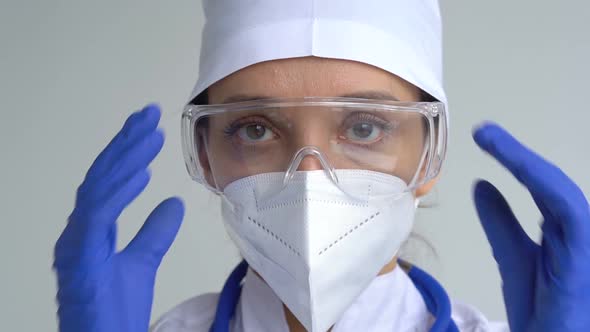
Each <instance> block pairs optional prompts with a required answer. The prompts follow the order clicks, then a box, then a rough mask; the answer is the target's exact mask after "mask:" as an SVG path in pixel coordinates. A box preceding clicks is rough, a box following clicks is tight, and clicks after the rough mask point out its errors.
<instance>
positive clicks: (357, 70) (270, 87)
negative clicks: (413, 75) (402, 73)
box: [208, 57, 419, 104]
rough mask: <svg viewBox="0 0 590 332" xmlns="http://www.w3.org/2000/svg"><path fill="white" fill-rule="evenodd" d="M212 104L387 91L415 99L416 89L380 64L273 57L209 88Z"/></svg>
mask: <svg viewBox="0 0 590 332" xmlns="http://www.w3.org/2000/svg"><path fill="white" fill-rule="evenodd" d="M208 94H209V102H210V103H212V104H218V103H225V102H235V101H239V100H241V99H248V98H252V97H259V98H279V97H280V98H296V97H309V96H320V97H335V96H355V95H361V96H362V95H367V94H368V95H371V94H377V95H383V96H387V95H390V96H391V97H392V98H391V99H398V100H407V101H410V100H417V98H418V97H419V90H418V89H417V88H416V87H414V86H413V85H412V84H410V83H408V82H406V81H404V80H403V79H401V78H399V77H398V76H396V75H393V74H391V73H389V72H387V71H385V70H382V69H380V68H377V67H374V66H371V65H368V64H365V63H361V62H356V61H350V60H340V59H327V58H318V57H302V58H291V59H280V60H272V61H267V62H262V63H257V64H255V65H252V66H249V67H246V68H244V69H241V70H239V71H237V72H235V73H233V74H231V75H229V76H227V77H225V78H224V79H222V80H220V81H218V82H216V83H215V84H213V85H212V86H211V87H209V89H208Z"/></svg>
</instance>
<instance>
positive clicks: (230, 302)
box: [209, 261, 459, 332]
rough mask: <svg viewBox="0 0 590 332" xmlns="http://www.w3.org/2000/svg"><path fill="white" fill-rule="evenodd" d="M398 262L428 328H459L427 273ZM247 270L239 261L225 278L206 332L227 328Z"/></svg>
mask: <svg viewBox="0 0 590 332" xmlns="http://www.w3.org/2000/svg"><path fill="white" fill-rule="evenodd" d="M400 265H401V266H402V267H404V269H405V270H406V271H407V273H408V276H409V277H410V279H411V280H412V282H413V283H414V285H415V286H416V288H417V289H418V291H419V292H420V294H421V295H422V298H423V299H424V302H425V303H426V307H427V308H428V311H429V312H430V313H431V314H432V315H433V316H434V317H435V321H434V323H433V324H432V327H431V328H430V332H459V329H458V328H457V325H455V322H453V320H452V319H451V303H450V301H449V297H448V296H447V293H446V292H445V290H444V289H443V288H442V286H441V285H440V284H439V283H438V282H437V281H436V280H434V278H433V277H431V276H430V275H428V273H426V272H424V271H423V270H421V269H419V268H417V267H416V266H411V265H409V264H407V263H406V262H401V261H400ZM247 271H248V263H246V261H242V262H241V263H240V264H238V266H236V268H235V269H234V270H233V271H232V273H231V274H230V275H229V278H227V280H226V282H225V284H224V285H223V289H222V291H221V294H220V295H219V302H218V303H217V310H216V312H215V318H214V320H213V324H212V325H211V329H210V330H209V331H210V332H228V331H229V324H230V321H231V318H232V317H233V316H234V313H235V312H236V307H237V306H238V301H239V299H240V294H241V292H242V279H244V276H245V275H246V272H247Z"/></svg>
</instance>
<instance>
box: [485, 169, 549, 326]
mask: <svg viewBox="0 0 590 332" xmlns="http://www.w3.org/2000/svg"><path fill="white" fill-rule="evenodd" d="M473 197H474V202H475V207H476V209H477V214H478V216H479V219H480V222H481V225H482V227H483V229H484V232H485V234H486V236H487V238H488V241H489V243H490V245H491V247H492V252H493V255H494V258H495V260H496V262H497V263H498V267H499V269H500V275H501V277H502V291H503V294H504V301H505V304H506V311H507V314H508V320H509V322H510V326H511V328H512V329H513V330H514V331H524V329H525V326H524V325H525V324H526V320H527V319H526V318H527V317H530V315H531V314H532V313H531V310H532V309H533V299H534V296H533V294H534V278H535V272H536V270H535V262H536V260H535V256H536V255H535V253H536V250H537V247H538V246H537V245H536V244H535V243H534V241H532V240H531V239H530V238H529V237H528V235H527V234H526V232H525V231H524V230H523V229H522V227H521V226H520V223H519V222H518V220H517V219H516V216H515V215H514V213H513V212H512V209H511V208H510V206H509V205H508V202H506V199H505V198H504V196H503V195H502V194H501V193H500V191H498V189H496V187H494V185H492V184H491V183H489V182H487V181H484V180H480V181H478V182H477V183H476V184H475V187H474V190H473Z"/></svg>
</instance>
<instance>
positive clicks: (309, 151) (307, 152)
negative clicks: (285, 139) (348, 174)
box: [283, 146, 338, 185]
mask: <svg viewBox="0 0 590 332" xmlns="http://www.w3.org/2000/svg"><path fill="white" fill-rule="evenodd" d="M307 156H311V157H314V158H316V159H317V160H318V161H319V162H320V164H321V165H322V169H323V171H324V173H325V174H326V176H327V177H328V178H329V179H330V180H332V181H333V182H334V183H335V184H338V177H337V176H336V172H335V171H334V168H332V166H331V165H330V163H329V162H328V159H327V158H326V157H325V156H324V154H323V153H322V152H321V151H320V149H319V148H317V147H315V146H304V147H302V148H301V149H299V150H298V151H297V152H296V153H295V155H294V156H293V159H291V162H290V163H289V168H288V169H287V171H286V172H285V176H284V178H283V185H286V184H287V183H288V182H289V181H290V180H291V179H292V178H293V176H294V175H295V172H296V171H297V169H298V168H299V165H300V164H301V162H302V161H303V159H304V158H305V157H307Z"/></svg>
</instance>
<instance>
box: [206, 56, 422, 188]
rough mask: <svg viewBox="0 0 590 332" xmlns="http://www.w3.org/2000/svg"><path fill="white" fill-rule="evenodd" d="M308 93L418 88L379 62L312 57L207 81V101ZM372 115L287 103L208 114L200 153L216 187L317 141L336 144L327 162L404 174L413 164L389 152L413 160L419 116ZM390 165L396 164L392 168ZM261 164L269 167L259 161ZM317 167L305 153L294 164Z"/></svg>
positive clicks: (399, 93) (408, 92) (406, 92)
mask: <svg viewBox="0 0 590 332" xmlns="http://www.w3.org/2000/svg"><path fill="white" fill-rule="evenodd" d="M312 96H314V97H353V98H366V99H383V100H399V101H420V96H421V93H420V90H419V89H418V88H416V87H415V86H413V85H412V84H410V83H408V82H406V81H404V80H403V79H401V78H399V77H397V76H395V75H392V74H391V73H388V72H386V71H384V70H381V69H379V68H376V67H373V66H370V65H367V64H363V63H360V62H354V61H349V60H338V59H326V58H317V57H303V58H293V59H281V60H274V61H268V62H263V63H259V64H255V65H252V66H250V67H247V68H244V69H242V70H240V71H238V72H236V73H233V74H232V75H230V76H228V77H226V78H224V79H222V80H220V81H218V82H217V83H215V84H213V85H212V86H211V87H209V89H208V97H209V103H210V104H222V103H231V102H238V101H245V100H254V99H267V98H300V97H312ZM371 116H373V115H371V114H368V113H366V114H364V113H363V114H358V113H345V112H321V111H318V110H314V109H303V108H302V109H296V108H293V109H286V110H282V111H281V112H274V111H273V110H265V111H264V112H263V114H256V113H247V114H228V115H227V116H219V117H211V118H210V121H209V123H208V134H207V139H206V140H207V144H206V146H207V152H205V151H199V158H200V159H201V164H202V165H203V166H204V173H205V177H206V180H207V181H208V182H209V183H210V184H212V183H213V182H214V181H213V178H215V182H216V183H215V184H216V186H217V187H218V188H221V189H223V188H224V187H225V186H226V185H227V184H228V183H230V182H232V181H234V180H237V179H239V178H242V177H244V176H247V175H250V174H252V173H263V172H272V171H285V170H286V167H287V165H288V164H289V161H290V159H291V158H292V157H293V155H294V154H295V152H296V151H297V149H298V148H301V147H303V146H317V147H318V148H320V150H321V151H322V152H324V151H338V153H326V154H327V155H328V156H327V157H328V159H329V162H330V163H331V164H334V166H335V167H336V168H347V169H351V168H352V169H371V170H376V171H381V172H385V173H396V174H395V175H396V176H399V177H401V178H403V179H404V180H409V179H410V178H411V177H412V175H413V174H412V173H414V172H415V166H413V167H411V166H406V167H404V165H403V164H402V165H401V166H399V165H398V164H400V163H398V162H397V160H394V159H396V158H398V159H399V156H402V155H403V156H404V160H409V162H407V163H406V164H408V165H417V164H419V162H420V157H421V153H418V152H416V151H421V146H423V144H424V137H423V134H422V133H423V125H424V124H423V122H422V119H420V118H419V117H418V116H411V115H408V116H400V115H397V117H396V118H391V117H390V118H385V119H384V118H383V117H381V118H380V119H377V118H376V117H374V116H373V117H374V118H370V117H371ZM379 121H381V122H379ZM385 123H387V125H386V124H385ZM392 123H393V124H397V127H396V128H398V127H399V128H405V129H404V130H401V129H400V130H395V134H393V132H394V130H393V129H392V128H390V127H391V126H392V125H391V124H392ZM401 123H403V125H400V124H401ZM388 126H389V127H388ZM294 128H300V130H295V129H294ZM285 137H289V139H288V140H287V139H285ZM399 142H404V143H405V144H400V143H399ZM408 142H411V143H408ZM377 143H379V145H378V144H377ZM412 145H415V146H412ZM271 151H273V152H274V153H270V152H271ZM276 151H281V152H284V153H276ZM388 151H395V153H387V152H388ZM228 152H231V153H228ZM244 156H247V158H245V157H244ZM351 156H356V157H357V158H352V157H351ZM358 156H362V158H358ZM349 157H350V158H349ZM379 158H380V159H379ZM366 160H373V161H374V160H379V163H380V164H382V165H386V166H383V169H374V168H375V167H371V168H369V167H367V165H366V163H364V161H366ZM387 165H388V166H387ZM392 165H396V170H395V172H394V170H393V169H392V167H393V166H392ZM265 167H266V168H267V169H261V168H265ZM388 167H389V168H391V169H388ZM273 168H276V169H273ZM321 168H322V166H321V164H320V161H319V160H318V159H317V158H316V157H312V156H308V157H306V158H304V159H303V160H302V162H301V163H300V164H299V168H298V169H299V170H316V169H321ZM211 170H214V173H215V174H212V172H211ZM430 185H431V184H428V185H426V186H424V187H423V188H419V189H418V190H417V192H416V194H417V195H422V194H423V193H424V192H425V191H428V190H429V188H430Z"/></svg>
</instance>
